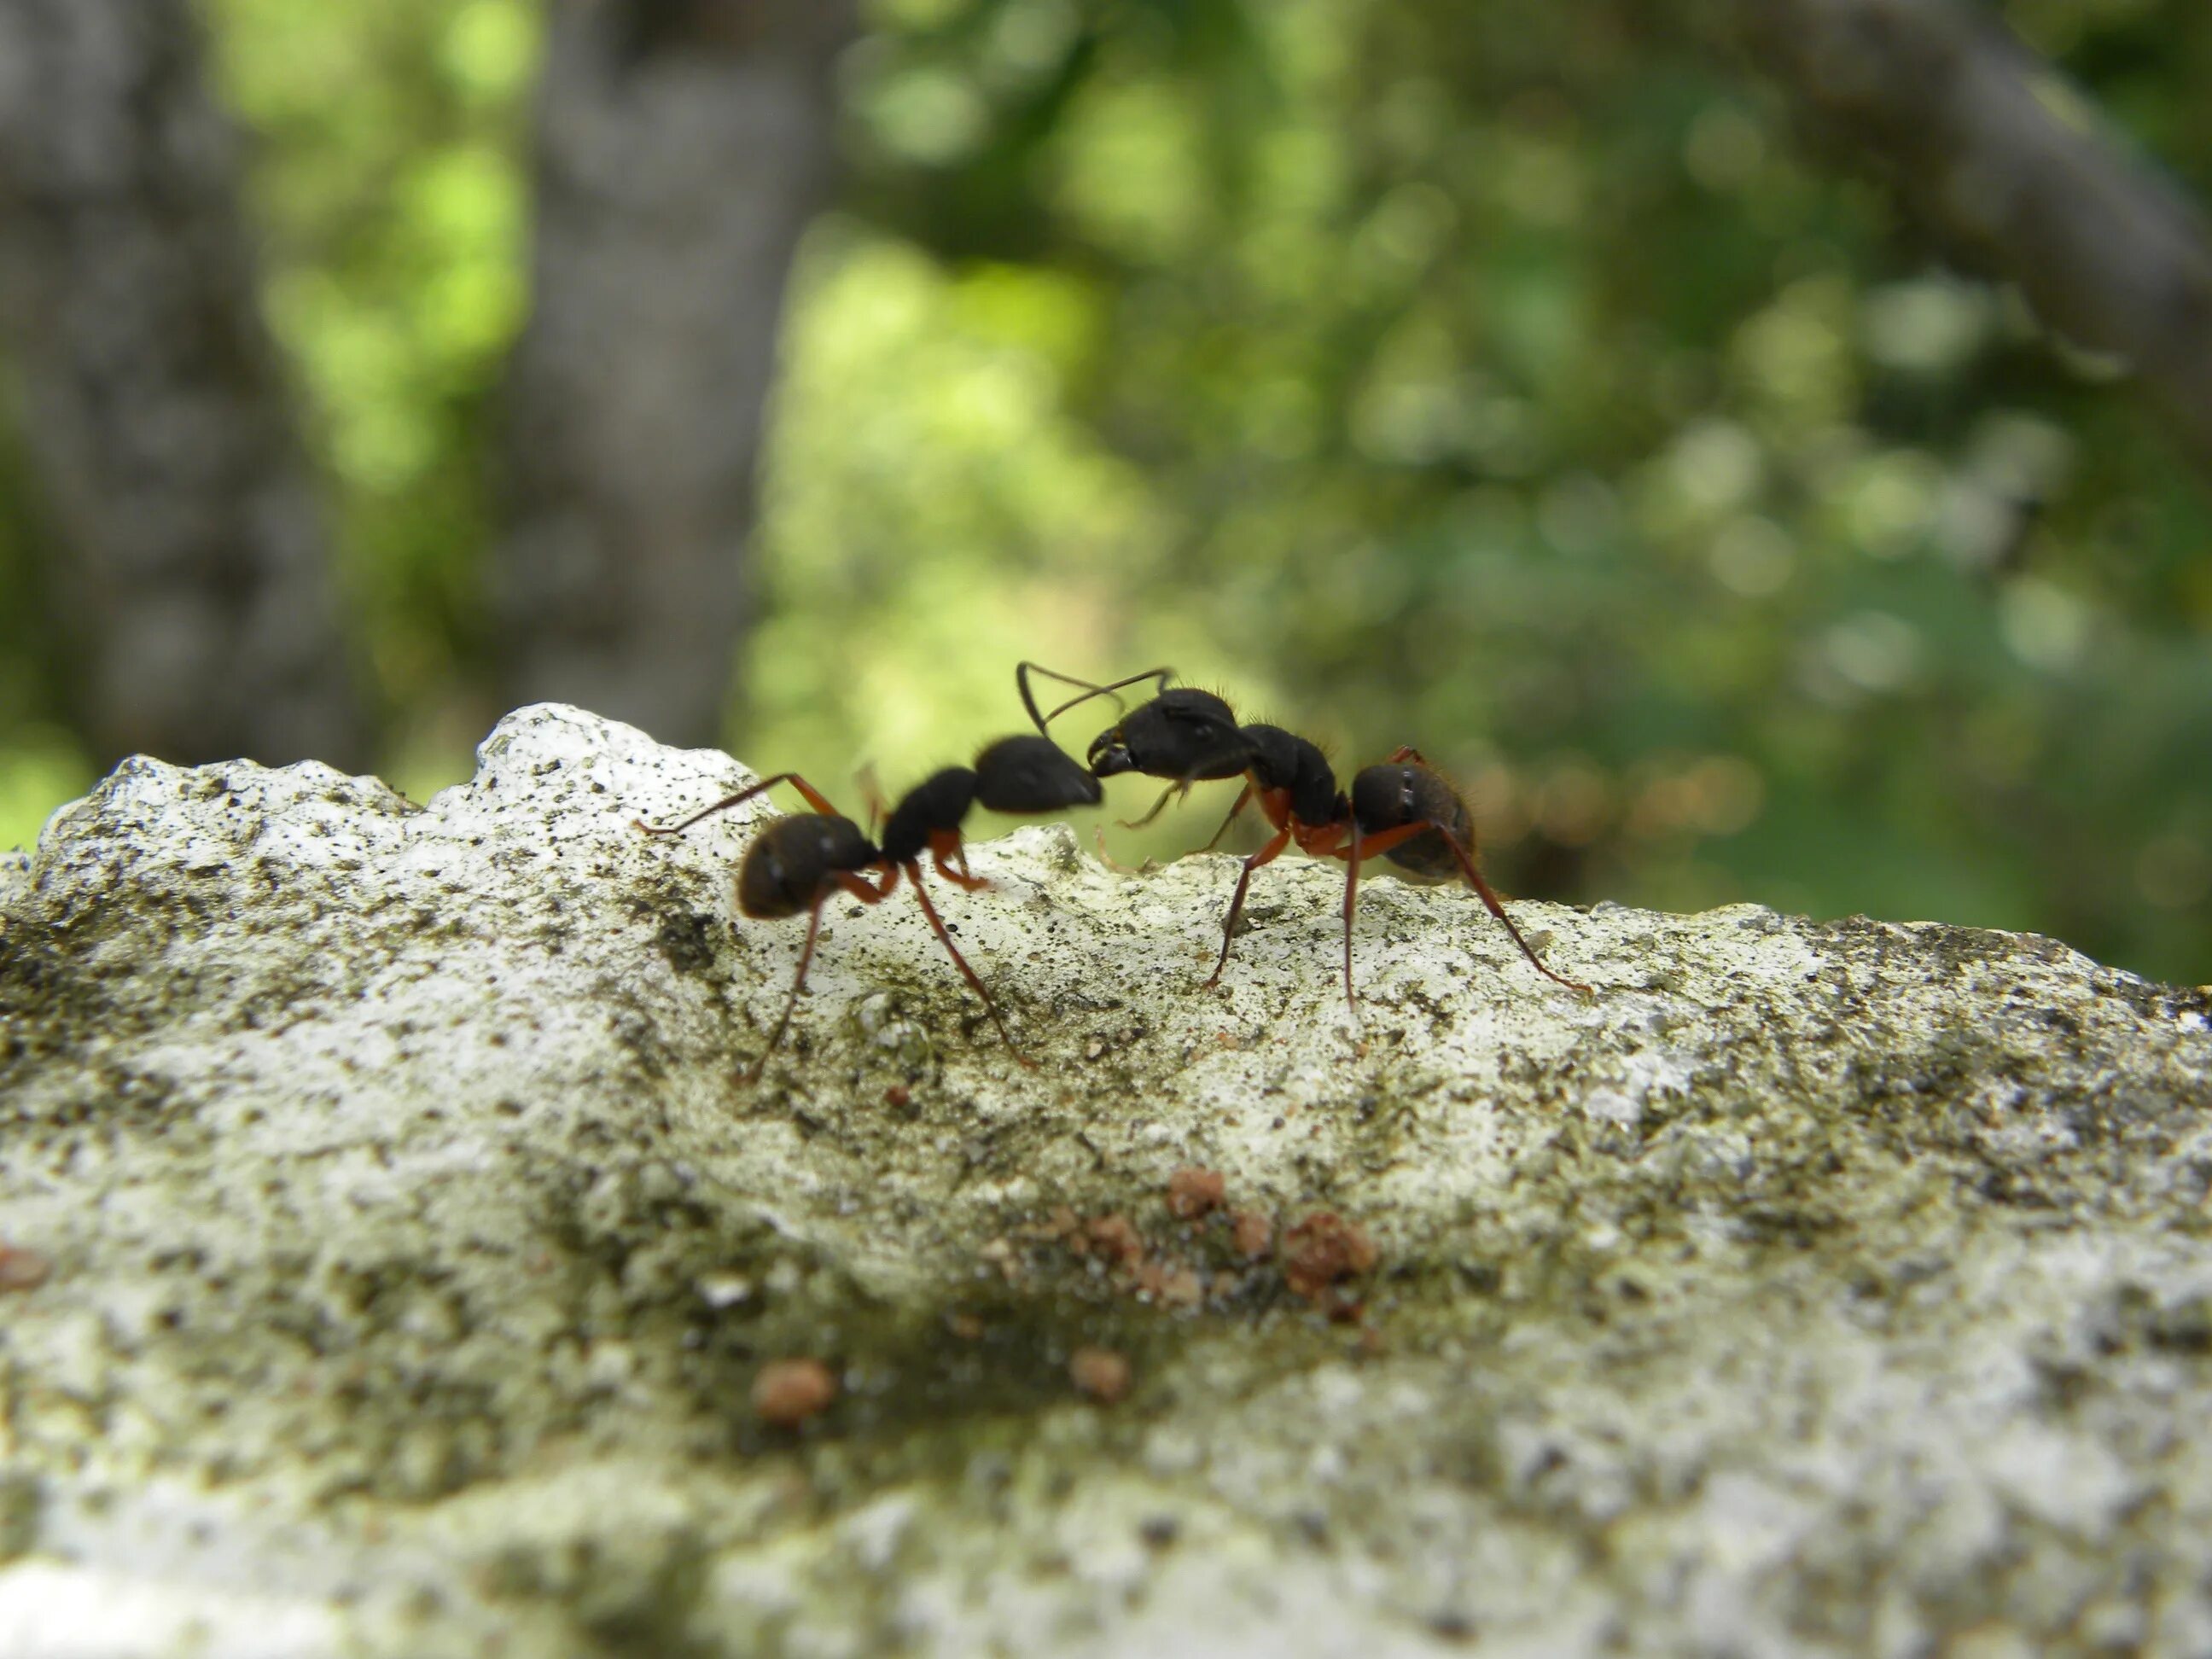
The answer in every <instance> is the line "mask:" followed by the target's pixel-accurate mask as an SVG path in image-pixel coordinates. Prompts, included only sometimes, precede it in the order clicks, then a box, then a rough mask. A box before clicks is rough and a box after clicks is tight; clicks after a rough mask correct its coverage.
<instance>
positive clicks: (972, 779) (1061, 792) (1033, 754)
mask: <svg viewBox="0 0 2212 1659" xmlns="http://www.w3.org/2000/svg"><path fill="white" fill-rule="evenodd" d="M1018 683H1019V684H1020V686H1021V692H1022V701H1023V702H1024V704H1026V705H1027V707H1028V708H1029V713H1030V719H1031V720H1034V721H1036V728H1037V733H1038V735H1036V736H1035V737H1031V736H1030V735H1029V734H1028V733H1026V732H1024V733H1020V734H1018V735H1017V736H1014V737H1010V738H999V739H998V740H997V741H996V742H994V743H991V744H986V745H985V746H984V748H983V750H982V752H981V753H980V754H978V755H977V756H976V757H975V765H973V766H972V767H971V766H948V767H945V768H944V769H941V770H939V771H937V772H933V773H932V774H931V775H929V776H928V777H927V778H925V779H923V780H922V781H921V782H920V783H918V784H916V785H915V787H913V788H911V789H909V790H908V791H907V793H905V794H904V795H902V797H900V799H899V801H898V804H897V805H896V806H894V807H892V808H891V811H890V817H887V818H886V819H885V820H884V829H883V841H882V842H881V844H880V845H878V843H876V842H872V841H871V840H869V838H868V837H867V836H866V834H864V833H863V832H862V830H861V829H860V825H859V824H857V823H854V822H853V820H852V819H850V818H848V817H844V816H842V814H841V813H839V812H838V811H837V809H836V807H834V806H832V805H830V804H829V800H828V799H826V798H825V797H824V796H823V793H821V791H819V790H818V789H817V788H815V787H814V786H813V785H811V783H809V782H807V781H806V780H805V778H803V777H801V776H799V774H798V773H796V772H779V773H778V774H776V775H775V776H774V777H772V778H763V780H762V781H759V782H758V783H756V784H753V785H751V786H750V787H747V788H744V789H740V790H739V791H738V793H736V794H734V795H731V796H728V797H726V799H721V800H718V801H716V802H715V803H714V805H712V806H707V807H702V808H701V809H700V810H699V811H696V812H694V813H693V814H691V816H690V817H688V818H685V819H684V820H683V821H682V822H681V823H671V824H666V825H657V824H650V823H644V822H642V821H640V822H639V823H638V825H637V827H638V828H639V829H642V830H644V831H645V832H646V833H647V835H651V836H674V835H680V834H681V833H682V832H683V831H684V830H686V829H690V827H691V826H692V825H693V824H695V823H699V822H700V821H701V820H702V819H703V818H709V817H714V814H716V813H717V812H726V811H729V810H730V809H731V808H732V807H733V806H738V805H743V804H744V802H746V801H749V800H750V799H752V798H753V797H754V796H756V795H758V794H762V793H765V792H766V791H768V790H770V789H773V788H775V787H776V786H777V785H778V784H781V783H787V784H789V785H790V786H791V787H793V789H795V790H797V791H798V792H799V793H800V794H801V795H803V796H805V799H806V804H807V805H809V806H811V807H812V808H813V809H814V810H813V811H811V812H809V813H800V814H795V815H793V816H792V817H779V818H776V819H774V820H772V821H771V822H770V823H767V824H766V825H764V826H763V828H762V829H761V832H760V834H759V835H757V836H755V837H754V838H753V842H752V845H751V846H750V847H748V848H746V849H745V855H744V862H743V863H741V864H740V865H739V866H738V911H739V912H740V913H741V914H743V915H746V916H748V917H750V918H751V919H753V920H755V921H780V920H781V919H782V918H783V917H786V916H795V915H798V914H799V912H800V911H801V910H804V911H805V912H806V913H807V917H806V943H805V945H804V946H802V947H801V948H800V951H799V971H798V973H797V974H795V975H793V978H792V981H791V994H790V995H788V996H787V997H786V998H785V999H784V1004H783V1012H782V1013H781V1015H780V1016H779V1017H778V1018H777V1019H776V1022H775V1032H774V1033H773V1034H772V1035H771V1036H769V1040H768V1047H767V1048H766V1049H764V1050H763V1052H762V1054H761V1057H760V1059H759V1060H758V1061H757V1062H756V1063H755V1065H754V1066H753V1067H752V1069H751V1071H750V1072H749V1073H747V1074H746V1079H745V1080H746V1081H748V1082H750V1081H751V1080H752V1079H756V1078H757V1077H758V1076H759V1075H760V1074H761V1073H762V1071H763V1069H764V1068H765V1067H766V1066H767V1065H768V1062H769V1057H770V1056H771V1055H773V1054H775V1051H776V1048H777V1047H778V1045H780V1044H781V1042H782V1041H783V1034H784V1031H785V1030H786V1028H787V1027H788V1026H789V1025H790V1024H791V1016H792V1012H793V1009H795V1008H796V1007H797V1006H799V993H800V992H801V991H802V990H804V989H805V986H806V969H807V968H808V966H809V965H810V964H811V963H812V962H813V960H814V942H815V939H816V937H817V934H819V933H820V932H821V930H822V907H823V905H824V904H825V903H827V902H829V899H830V897H831V896H833V895H834V894H836V893H838V892H841V891H842V892H844V893H846V894H848V895H849V896H852V897H854V898H856V899H858V900H859V901H860V902H861V903H863V904H880V903H882V902H883V901H884V900H885V899H887V898H889V897H890V896H891V894H892V893H893V892H894V891H896V890H897V887H898V881H899V876H900V874H901V872H904V874H905V876H906V878H907V882H908V884H909V885H910V886H911V887H913V889H914V896H915V899H916V901H917V902H920V904H921V913H922V915H925V916H927V918H928V919H929V925H930V927H931V929H932V931H933V932H934V933H936V935H937V938H938V942H939V944H941V945H944V946H945V954H946V955H947V956H949V957H951V958H952V965H953V966H954V967H956V968H957V969H959V970H960V973H961V976H962V977H963V978H964V979H965V980H966V981H968V983H969V985H970V986H972V987H974V988H975V994H976V995H977V996H979V997H981V999H982V1000H983V1008H984V1011H985V1012H987V1013H988V1014H989V1015H990V1017H991V1023H992V1024H994V1025H995V1026H997V1027H998V1028H999V1036H1000V1038H1001V1039H1002V1040H1003V1041H1004V1042H1005V1043H1006V1048H1007V1051H1008V1052H1009V1053H1010V1054H1012V1055H1013V1057H1014V1058H1015V1059H1016V1060H1018V1061H1019V1062H1020V1063H1021V1064H1022V1065H1024V1066H1034V1065H1035V1064H1036V1062H1035V1061H1034V1060H1030V1058H1029V1056H1028V1055H1026V1054H1023V1053H1022V1051H1021V1048H1020V1047H1019V1046H1018V1044H1017V1043H1016V1042H1014V1039H1013V1034H1012V1032H1010V1031H1008V1030H1006V1021H1005V1020H1004V1019H1003V1018H1000V1013H999V1006H998V1004H997V1003H996V1002H994V1001H993V1000H992V999H991V993H990V992H989V991H988V990H987V988H986V987H985V986H984V984H983V981H982V980H981V978H980V977H978V976H977V975H976V973H975V969H973V968H971V967H969V965H968V959H967V957H963V956H962V955H961V954H960V947H959V946H958V945H955V944H954V943H953V942H952V935H951V932H950V931H949V930H948V929H947V928H946V927H945V921H944V918H942V917H941V916H939V915H938V913H937V907H936V905H934V904H933V903H932V902H930V897H929V890H928V889H927V887H926V886H924V885H923V884H922V878H921V855H922V854H923V853H924V852H925V851H927V853H928V854H929V857H930V862H931V863H933V864H934V865H935V866H937V872H938V874H939V875H940V876H943V877H944V878H945V879H946V880H947V881H949V882H951V883H952V884H954V885H956V886H958V887H963V888H965V889H967V890H969V891H970V892H973V891H976V890H980V889H982V888H986V887H988V886H989V885H990V882H989V881H988V880H987V879H986V878H982V877H980V876H976V875H973V874H971V873H969V869H968V854H967V848H966V846H965V844H964V843H963V841H962V839H961V835H960V826H961V824H962V823H963V822H964V821H965V820H966V818H967V817H968V814H969V811H970V809H972V808H973V807H975V806H977V805H981V806H983V807H985V808H987V809H988V810H989V811H994V812H1009V813H1017V814H1036V813H1042V812H1057V811H1065V810H1066V809H1067V808H1068V807H1071V806H1096V805H1097V804H1098V803H1099V801H1100V800H1101V799H1103V791H1102V790H1101V789H1100V787H1099V784H1098V780H1097V778H1096V777H1094V776H1092V775H1091V774H1090V773H1089V772H1087V771H1085V769H1083V768H1082V767H1081V766H1079V765H1078V764H1077V763H1075V762H1074V761H1073V759H1071V758H1070V757H1068V756H1067V755H1066V754H1064V753H1063V752H1061V750H1060V745H1059V744H1055V743H1054V742H1053V740H1052V738H1050V736H1049V735H1048V734H1047V733H1046V731H1045V722H1044V720H1043V718H1042V716H1041V715H1039V714H1038V713H1037V707H1036V700H1035V699H1034V698H1033V697H1031V696H1030V688H1029V682H1028V680H1027V678H1019V679H1018ZM947 860H957V861H958V863H959V866H960V867H959V868H958V869H957V870H956V869H954V868H953V867H952V866H951V863H949V862H947ZM869 871H873V872H877V875H876V879H875V880H874V881H870V880H869V879H868V878H867V876H866V874H865V873H864V872H869Z"/></svg>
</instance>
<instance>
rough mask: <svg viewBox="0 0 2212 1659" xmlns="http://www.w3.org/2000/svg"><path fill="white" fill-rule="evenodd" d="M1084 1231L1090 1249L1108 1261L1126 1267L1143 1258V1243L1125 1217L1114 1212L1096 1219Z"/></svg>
mask: <svg viewBox="0 0 2212 1659" xmlns="http://www.w3.org/2000/svg"><path fill="white" fill-rule="evenodd" d="M1085 1232H1086V1233H1087V1234H1088V1235H1089V1237H1090V1240H1091V1247H1092V1248H1093V1249H1096V1250H1097V1252H1098V1254H1099V1255H1103V1256H1104V1257H1105V1258H1106V1259H1107V1260H1108V1261H1118V1262H1121V1263H1122V1264H1123V1265H1125V1266H1126V1265H1127V1264H1128V1263H1130V1262H1132V1261H1141V1260H1142V1259H1143V1257H1144V1254H1145V1241H1144V1240H1143V1238H1141V1237H1139V1235H1138V1232H1137V1230H1136V1228H1135V1227H1133V1226H1132V1225H1130V1222H1129V1218H1128V1217H1127V1216H1125V1215H1122V1214H1120V1213H1119V1212H1116V1213H1115V1214H1113V1215H1102V1216H1098V1217H1096V1218H1093V1219H1092V1221H1091V1225H1090V1226H1089V1227H1087V1228H1086V1229H1085Z"/></svg>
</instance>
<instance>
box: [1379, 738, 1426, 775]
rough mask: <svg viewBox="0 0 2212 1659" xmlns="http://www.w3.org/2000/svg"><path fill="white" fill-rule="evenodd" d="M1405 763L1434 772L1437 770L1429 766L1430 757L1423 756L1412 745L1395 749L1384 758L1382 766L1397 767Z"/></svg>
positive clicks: (1407, 744)
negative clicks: (1408, 762)
mask: <svg viewBox="0 0 2212 1659" xmlns="http://www.w3.org/2000/svg"><path fill="white" fill-rule="evenodd" d="M1403 761H1411V762H1413V764H1414V765H1416V766H1419V767H1421V768H1423V769H1427V770H1431V771H1432V770H1434V768H1432V767H1430V766H1429V762H1428V757H1426V756H1425V755H1423V754H1422V753H1421V751H1420V750H1418V749H1416V748H1414V747H1413V744H1410V743H1401V744H1399V745H1398V746H1397V747H1396V748H1395V749H1393V750H1391V751H1390V752H1389V754H1388V755H1386V756H1384V757H1383V765H1385V766H1396V765H1398V764H1399V763H1401V762H1403Z"/></svg>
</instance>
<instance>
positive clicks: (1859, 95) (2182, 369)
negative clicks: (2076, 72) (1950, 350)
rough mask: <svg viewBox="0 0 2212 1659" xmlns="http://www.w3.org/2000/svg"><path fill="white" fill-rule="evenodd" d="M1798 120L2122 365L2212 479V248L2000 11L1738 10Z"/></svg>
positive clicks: (1832, 2)
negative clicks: (1884, 177) (1830, 138)
mask: <svg viewBox="0 0 2212 1659" xmlns="http://www.w3.org/2000/svg"><path fill="white" fill-rule="evenodd" d="M1732 7H1733V22H1734V24H1735V27H1736V29H1737V30H1738V31H1739V33H1740V35H1741V38H1742V39H1743V40H1745V41H1746V42H1747V44H1748V45H1749V46H1750V47H1751V49H1752V51H1753V53H1754V55H1755V56H1756V57H1757V58H1759V62H1760V63H1762V64H1764V65H1765V67H1766V69H1767V70H1769V71H1770V72H1771V73H1772V74H1773V75H1774V76H1776V77H1777V78H1778V79H1779V80H1780V81H1781V82H1783V83H1784V85H1785V86H1786V87H1788V88H1790V92H1791V94H1793V96H1794V98H1795V99H1796V102H1797V104H1798V106H1799V107H1800V108H1802V109H1803V110H1805V111H1807V112H1808V113H1810V114H1812V115H1813V116H1814V118H1815V119H1816V120H1817V121H1818V122H1819V123H1820V124H1821V125H1826V126H1828V127H1831V128H1834V129H1838V130H1839V131H1841V132H1842V133H1843V134H1844V136H1846V137H1848V138H1849V139H1850V141H1851V142H1852V143H1853V144H1854V145H1855V146H1857V148H1858V149H1860V150H1861V151H1863V153H1864V154H1866V155H1869V156H1870V157H1871V158H1872V159H1874V160H1875V161H1876V162H1877V163H1878V164H1879V165H1881V167H1883V168H1884V169H1885V170H1886V171H1887V173H1888V175H1889V177H1890V179H1891V180H1892V182H1893V184H1894V185H1895V186H1896V187H1897V189H1898V191H1899V195H1900V196H1901V197H1903V198H1904V200H1905V203H1906V204H1907V205H1908V207H1909V208H1910V209H1911V211H1912V213H1913V215H1914V216H1915V217H1916V218H1917V221H1918V222H1919V223H1920V224H1921V225H1922V226H1923V228H1925V229H1926V230H1927V231H1928V232H1929V234H1932V235H1933V236H1935V237H1936V239H1937V240H1940V241H1941V242H1942V243H1943V244H1944V245H1945V246H1947V247H1948V249H1949V250H1950V252H1952V253H1953V254H1954V255H1955V256H1956V257H1958V258H1960V260H1961V261H1962V262H1963V263H1965V264H1966V265H1968V266H1969V268H1971V269H1974V270H1978V271H1979V272H1981V273H1982V274H1984V275H1986V276H1993V277H1996V278H1998V279H2001V280H2003V281H2007V282H2010V283H2015V284H2016V285H2017V286H2018V287H2019V289H2020V290H2021V293H2023V294H2024V295H2027V299H2028V301H2029V302H2030V303H2031V304H2033V306H2034V307H2035V309H2036V311H2037V313H2039V315H2040V316H2041V317H2042V318H2043V319H2044V320H2045V322H2046V323H2048V324H2049V325H2051V327H2053V328H2054V329H2056V330H2057V331H2059V332H2060V333H2061V334H2063V335H2064V336H2066V337H2068V338H2069V339H2071V340H2072V341H2074V342H2075V343H2076V344H2079V345H2085V346H2089V347H2093V348H2094V349H2097V350H2100V351H2106V352H2110V353H2112V354H2114V355H2115V356H2118V357H2119V358H2121V359H2122V360H2123V361H2124V362H2125V363H2126V364H2127V366H2128V368H2130V369H2131V370H2132V371H2133V372H2134V373H2135V374H2136V376H2137V378H2138V379H2139V380H2141V382H2142V385H2143V386H2145V388H2146V389H2148V392H2150V393H2151V395H2152V396H2153V398H2155V399H2156V400H2157V401H2158V403H2159V404H2161V405H2162V406H2163V408H2164V410H2165V413H2166V417H2167V420H2168V422H2169V424H2170V425H2171V426H2172V428H2173V431H2174V434H2175V436H2176V437H2177V438H2178V439H2179V441H2181V442H2182V443H2183V444H2184V445H2185V447H2188V448H2189V449H2190V450H2191V453H2193V454H2194V455H2195V457H2196V458H2197V461H2198V463H2199V464H2200V465H2203V467H2204V468H2206V470H2207V471H2212V234H2209V233H2208V230H2207V227H2206V224H2205V221H2204V217H2203V215H2202V214H2201V213H2200V212H2198V211H2197V209H2196V208H2195V207H2194V206H2193V205H2192V204H2191V203H2190V202H2189V200H2188V199H2187V198H2186V197H2185V196H2184V195H2183V194H2182V193H2181V192H2180V191H2179V190H2178V189H2176V188H2175V187H2174V186H2173V185H2172V184H2170V183H2169V182H2168V181H2167V180H2166V179H2165V178H2164V177H2162V176H2161V175H2160V173H2158V172H2157V171H2156V169H2155V168H2154V167H2151V166H2150V165H2148V164H2147V163H2146V162H2145V161H2143V160H2142V159H2141V158H2140V157H2138V156H2136V155H2132V154H2130V151H2129V149H2128V148H2127V147H2126V146H2125V144H2124V143H2123V142H2122V141H2121V140H2120V139H2119V138H2118V136H2117V135H2116V134H2114V133H2113V132H2112V131H2111V129H2110V128H2109V127H2108V126H2107V125H2106V123H2105V122H2104V120H2103V118H2101V117H2100V115H2099V114H2098V113H2097V112H2096V111H2095V110H2094V108H2093V106H2091V104H2090V103H2089V101H2088V100H2087V98H2086V97H2085V96H2084V95H2083V94H2081V92H2080V91H2079V90H2078V89H2077V88H2075V87H2073V86H2071V85H2070V84H2069V83H2068V82H2066V81H2065V80H2064V78H2063V77H2062V76H2060V75H2059V74H2058V72H2057V70H2054V69H2053V68H2052V67H2051V65H2050V64H2047V63H2045V62H2044V61H2043V60H2042V59H2041V58H2038V57H2037V56H2036V55H2035V54H2034V53H2033V52H2030V51H2029V50H2028V49H2027V47H2026V46H2022V45H2021V43H2020V41H2019V40H2016V39H2015V37H2014V36H2013V35H2012V33H2010V32H2009V31H2008V29H2007V28H2006V27H2005V26H2004V23H2003V21H2002V19H2001V18H2000V17H1998V16H1997V15H1996V13H1995V12H1994V11H1993V10H1991V9H1989V8H1986V7H1983V6H1974V5H1962V4H1960V3H1958V0H1732Z"/></svg>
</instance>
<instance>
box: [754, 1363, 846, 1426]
mask: <svg viewBox="0 0 2212 1659" xmlns="http://www.w3.org/2000/svg"><path fill="white" fill-rule="evenodd" d="M836 1397H837V1379H836V1377H835V1376H832V1375H830V1371H829V1367H828V1366H827V1365H825V1364H823V1363H822V1362H821V1361H820V1360H818V1359H771V1360H769V1363H768V1364H765V1365H763V1366H762V1367H761V1368H760V1375H759V1376H756V1377H754V1378H753V1410H754V1411H755V1412H756V1413H758V1414H759V1417H760V1419H761V1421H762V1422H763V1423H766V1424H769V1425H771V1426H773V1427H775V1428H779V1429H795V1428H797V1427H798V1426H799V1425H800V1424H802V1423H804V1422H805V1421H806V1419H808V1418H810V1417H818V1416H820V1415H821V1414H822V1413H823V1412H825V1411H827V1410H828V1409H829V1402H830V1401H833V1400H835V1399H836Z"/></svg>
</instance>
